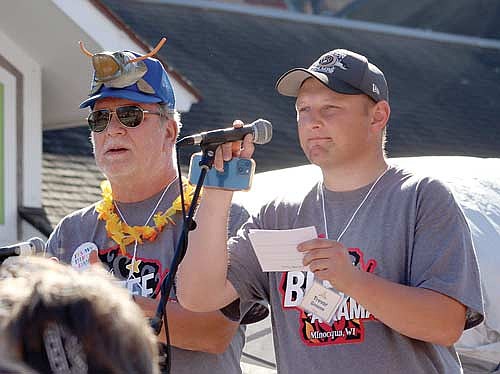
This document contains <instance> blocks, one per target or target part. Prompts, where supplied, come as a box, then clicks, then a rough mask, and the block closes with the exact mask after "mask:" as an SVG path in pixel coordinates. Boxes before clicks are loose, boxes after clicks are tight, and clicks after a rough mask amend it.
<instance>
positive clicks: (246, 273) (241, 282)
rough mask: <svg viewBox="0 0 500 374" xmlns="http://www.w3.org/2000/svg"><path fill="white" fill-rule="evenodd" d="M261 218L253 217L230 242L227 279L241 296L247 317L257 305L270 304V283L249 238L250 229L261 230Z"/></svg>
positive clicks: (242, 310) (243, 312)
mask: <svg viewBox="0 0 500 374" xmlns="http://www.w3.org/2000/svg"><path fill="white" fill-rule="evenodd" d="M259 221H260V220H259V218H258V216H257V217H252V218H251V219H249V220H248V221H247V222H246V223H245V224H244V225H243V226H242V227H241V229H240V230H239V231H238V235H237V236H235V237H233V238H231V239H230V240H229V241H228V250H229V264H228V270H227V279H228V280H229V281H230V282H231V284H232V285H233V286H234V288H235V289H236V291H237V292H238V295H239V296H240V313H241V316H245V315H246V314H247V313H248V312H249V311H250V308H251V307H252V306H253V305H254V304H255V303H259V304H267V303H268V302H269V281H268V275H267V273H264V272H263V271H262V269H261V267H260V264H259V262H258V260H257V257H256V255H255V252H254V250H253V247H252V244H251V242H250V239H249V237H248V233H249V230H250V229H260V228H262V226H261V225H260V223H259Z"/></svg>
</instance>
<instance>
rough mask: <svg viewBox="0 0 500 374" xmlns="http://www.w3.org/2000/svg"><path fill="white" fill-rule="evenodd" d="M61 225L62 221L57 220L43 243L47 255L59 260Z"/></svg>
mask: <svg viewBox="0 0 500 374" xmlns="http://www.w3.org/2000/svg"><path fill="white" fill-rule="evenodd" d="M61 225H62V221H61V222H59V223H58V225H57V226H56V228H55V229H54V230H53V231H52V233H51V234H50V236H49V239H48V240H47V243H46V244H45V250H46V252H47V255H49V256H54V257H57V258H58V259H59V260H61V252H62V251H61V248H62V238H61Z"/></svg>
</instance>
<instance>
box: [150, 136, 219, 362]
mask: <svg viewBox="0 0 500 374" xmlns="http://www.w3.org/2000/svg"><path fill="white" fill-rule="evenodd" d="M219 145H220V144H207V145H205V146H204V145H201V150H202V158H201V161H200V169H201V170H200V176H199V178H198V182H197V184H196V188H195V190H194V194H193V199H192V202H191V206H190V207H189V212H188V214H187V216H186V217H184V223H183V228H182V232H181V236H180V237H179V241H178V242H177V247H176V249H175V253H174V257H173V259H172V262H171V264H170V270H169V272H168V275H167V276H166V277H165V278H164V279H163V282H162V284H161V287H160V293H161V298H160V301H159V303H158V307H157V309H156V314H155V316H154V317H152V318H151V319H150V325H151V327H152V328H153V332H154V333H155V335H159V334H160V332H161V329H162V327H163V318H164V315H165V311H166V306H167V302H168V299H169V295H170V292H171V290H172V287H173V285H174V280H175V275H176V273H177V269H178V267H179V264H180V262H181V261H182V259H183V258H184V255H185V254H186V251H187V246H188V236H189V231H192V230H195V229H196V222H195V221H194V219H193V217H194V213H195V212H196V207H197V206H198V199H199V197H200V192H201V187H202V186H203V182H204V181H205V176H206V174H207V172H208V170H209V169H211V168H212V166H213V163H214V159H215V150H216V149H217V147H218V146H219ZM179 178H180V176H179ZM181 193H182V191H181ZM166 327H167V326H166ZM166 334H167V342H170V340H169V336H168V329H167V331H166ZM167 349H168V351H167V352H168V354H167V360H168V363H169V364H168V368H169V370H170V360H171V357H170V344H169V343H168V344H167Z"/></svg>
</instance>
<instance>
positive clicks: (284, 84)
mask: <svg viewBox="0 0 500 374" xmlns="http://www.w3.org/2000/svg"><path fill="white" fill-rule="evenodd" d="M311 77H312V78H316V79H317V80H319V81H320V82H321V83H323V84H324V85H325V86H327V87H328V88H330V89H331V90H333V91H335V92H338V93H342V94H347V95H359V94H366V95H368V96H369V97H371V98H372V99H373V100H374V101H375V102H379V101H381V100H386V101H389V89H388V87H387V82H386V80H385V77H384V73H382V71H381V70H380V69H379V68H377V67H376V66H375V65H373V64H372V63H370V62H368V59H367V58H366V57H365V56H363V55H360V54H358V53H354V52H351V51H348V50H346V49H335V50H333V51H330V52H327V53H325V54H324V55H322V56H321V57H320V58H319V59H317V60H316V61H315V62H314V63H313V64H312V65H311V66H310V67H309V68H307V69H305V68H295V69H292V70H289V71H287V72H286V73H285V74H283V75H282V76H281V77H280V78H279V79H278V81H277V83H276V89H277V90H278V92H279V93H280V94H282V95H285V96H293V97H296V96H297V95H298V93H299V89H300V87H301V86H302V83H304V81H305V80H306V79H308V78H311Z"/></svg>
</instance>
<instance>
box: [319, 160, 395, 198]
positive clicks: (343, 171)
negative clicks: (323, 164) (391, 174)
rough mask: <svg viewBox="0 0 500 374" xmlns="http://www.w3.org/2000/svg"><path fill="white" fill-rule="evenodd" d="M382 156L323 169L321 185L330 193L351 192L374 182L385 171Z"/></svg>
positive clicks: (385, 167) (384, 161) (385, 164)
mask: <svg viewBox="0 0 500 374" xmlns="http://www.w3.org/2000/svg"><path fill="white" fill-rule="evenodd" d="M387 166H388V165H387V162H386V160H385V158H384V156H383V155H380V156H379V157H375V158H374V159H371V160H355V161H353V162H350V163H343V164H342V165H336V166H334V167H331V168H328V169H325V168H322V172H323V184H324V185H325V187H326V188H327V189H328V190H330V191H339V192H341V191H352V190H356V189H358V188H361V187H364V186H366V185H368V184H370V183H372V182H374V181H375V180H376V179H377V178H378V177H379V176H380V175H381V174H382V173H383V172H384V171H385V170H386V169H387Z"/></svg>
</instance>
